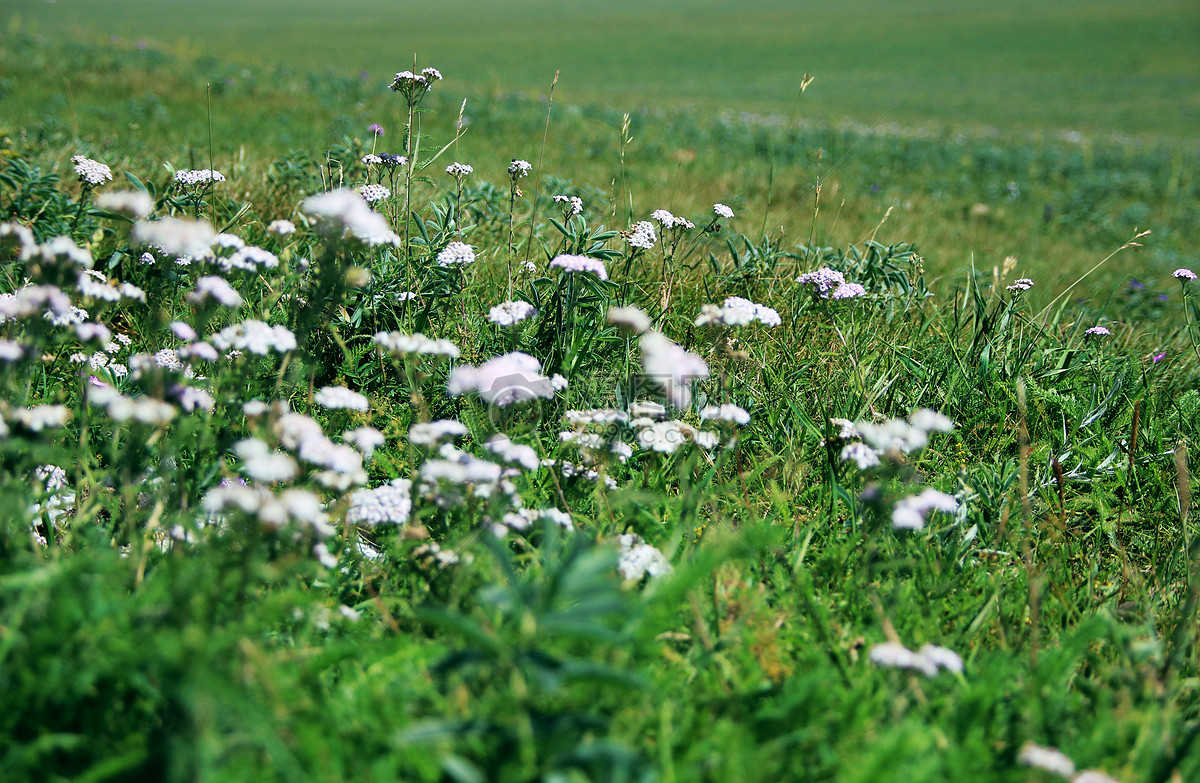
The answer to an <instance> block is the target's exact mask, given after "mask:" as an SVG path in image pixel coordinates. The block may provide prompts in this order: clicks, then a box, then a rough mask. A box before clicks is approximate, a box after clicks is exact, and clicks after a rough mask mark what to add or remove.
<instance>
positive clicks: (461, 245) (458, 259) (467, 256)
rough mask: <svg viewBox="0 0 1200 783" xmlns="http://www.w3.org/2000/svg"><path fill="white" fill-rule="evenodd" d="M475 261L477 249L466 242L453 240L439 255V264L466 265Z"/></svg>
mask: <svg viewBox="0 0 1200 783" xmlns="http://www.w3.org/2000/svg"><path fill="white" fill-rule="evenodd" d="M473 263H475V250H474V249H473V248H472V247H471V246H470V245H468V244H466V243H465V242H451V243H450V244H448V245H446V247H445V248H443V249H442V251H441V252H440V253H438V255H437V264H438V266H466V265H467V264H473Z"/></svg>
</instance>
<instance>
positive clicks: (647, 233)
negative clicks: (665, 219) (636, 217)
mask: <svg viewBox="0 0 1200 783" xmlns="http://www.w3.org/2000/svg"><path fill="white" fill-rule="evenodd" d="M623 236H624V237H625V241H626V242H628V243H629V246H630V247H632V248H636V249H638V250H649V249H650V248H652V247H654V244H655V243H656V242H658V235H657V234H655V233H654V224H653V223H651V222H650V221H649V220H640V221H638V222H637V223H634V224H633V226H631V227H630V229H629V231H627V232H625V233H624V234H623Z"/></svg>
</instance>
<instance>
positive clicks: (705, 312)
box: [696, 296, 783, 327]
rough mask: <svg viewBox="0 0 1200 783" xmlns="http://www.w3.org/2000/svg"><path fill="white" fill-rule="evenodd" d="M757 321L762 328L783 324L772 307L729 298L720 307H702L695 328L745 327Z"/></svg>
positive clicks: (733, 297) (709, 305)
mask: <svg viewBox="0 0 1200 783" xmlns="http://www.w3.org/2000/svg"><path fill="white" fill-rule="evenodd" d="M755 321H758V322H759V323H761V324H763V325H764V326H770V327H775V326H779V325H780V324H781V323H783V319H782V318H780V317H779V312H778V311H777V310H775V309H774V308H772V307H767V306H766V305H760V304H756V303H755V302H751V301H750V300H749V299H743V298H742V297H740V296H730V297H728V298H726V299H725V301H724V302H723V303H722V304H721V306H720V307H717V306H716V305H711V304H708V305H704V307H703V308H702V309H701V310H700V315H698V316H696V326H710V325H717V324H720V325H723V326H747V325H749V324H752V323H754V322H755Z"/></svg>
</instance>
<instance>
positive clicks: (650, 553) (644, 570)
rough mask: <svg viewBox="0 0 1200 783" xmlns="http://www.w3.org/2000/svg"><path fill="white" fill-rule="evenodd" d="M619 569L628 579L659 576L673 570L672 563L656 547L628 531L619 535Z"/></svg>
mask: <svg viewBox="0 0 1200 783" xmlns="http://www.w3.org/2000/svg"><path fill="white" fill-rule="evenodd" d="M617 547H618V554H617V570H618V571H619V572H620V573H621V578H622V579H624V580H626V581H640V580H641V579H642V577H645V576H649V577H650V578H654V577H659V576H662V575H664V574H669V573H670V572H671V564H670V563H669V562H667V558H665V557H663V553H662V552H660V551H659V550H658V549H657V548H656V547H653V546H651V545H649V544H647V543H646V542H645V541H644V540H642V538H641V536H638V535H635V534H633V533H626V534H624V535H621V536H617Z"/></svg>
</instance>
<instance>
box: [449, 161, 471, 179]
mask: <svg viewBox="0 0 1200 783" xmlns="http://www.w3.org/2000/svg"><path fill="white" fill-rule="evenodd" d="M474 170H475V169H474V168H473V167H472V166H468V165H467V164H466V163H459V162H458V161H455V162H454V163H451V164H450V165H449V166H447V167H446V173H447V174H449V175H450V176H452V177H455V178H456V179H462V178H463V177H465V176H467V175H468V174H470V173H471V172H473V171H474Z"/></svg>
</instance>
